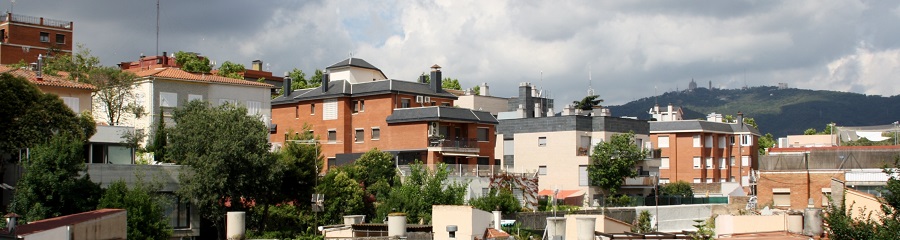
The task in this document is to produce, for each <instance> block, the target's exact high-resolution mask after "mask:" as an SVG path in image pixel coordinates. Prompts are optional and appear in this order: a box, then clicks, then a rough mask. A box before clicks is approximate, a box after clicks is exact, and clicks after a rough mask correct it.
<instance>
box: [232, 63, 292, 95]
mask: <svg viewBox="0 0 900 240" xmlns="http://www.w3.org/2000/svg"><path fill="white" fill-rule="evenodd" d="M263 66H264V65H263V61H261V60H253V62H252V63H251V64H250V69H246V70H244V72H242V73H240V74H241V76H243V77H244V80H247V81H259V80H263V82H264V83H268V84H271V85H272V86H274V87H273V88H272V93H273V94H275V90H276V89H278V88H281V87H282V82H283V81H284V77H279V76H275V75H272V72H269V71H268V70H266V69H265V68H264V67H263Z"/></svg>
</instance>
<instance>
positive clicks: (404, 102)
mask: <svg viewBox="0 0 900 240" xmlns="http://www.w3.org/2000/svg"><path fill="white" fill-rule="evenodd" d="M408 107H409V98H404V99H400V108H408Z"/></svg>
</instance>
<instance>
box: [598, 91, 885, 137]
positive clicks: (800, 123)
mask: <svg viewBox="0 0 900 240" xmlns="http://www.w3.org/2000/svg"><path fill="white" fill-rule="evenodd" d="M657 101H658V102H659V105H660V107H661V108H664V107H666V106H667V105H668V104H669V103H672V104H673V105H675V106H681V107H682V110H683V111H684V119H705V118H706V115H707V114H709V113H711V112H716V113H721V114H722V115H737V113H738V112H743V113H744V117H751V118H754V119H755V120H756V123H757V124H759V128H760V129H759V130H760V132H761V133H772V135H774V136H775V137H776V138H777V137H783V136H785V135H789V134H803V131H804V130H806V129H808V128H815V129H817V130H819V131H821V130H822V129H823V128H825V126H826V125H827V124H828V123H830V122H835V123H837V125H838V126H865V125H883V124H890V123H893V122H894V121H897V120H900V95H896V96H892V97H882V96H876V95H865V94H858V93H848V92H836V91H823V90H807V89H795V88H788V89H778V88H776V87H754V88H749V89H712V90H710V89H706V88H696V89H694V90H692V91H679V92H667V93H664V94H662V95H659V96H655V97H647V98H642V99H638V100H635V101H632V102H629V103H626V104H624V105H620V106H608V107H609V108H610V110H611V111H612V113H613V115H615V116H632V117H638V118H639V119H649V118H650V115H649V114H648V113H647V112H648V111H649V110H650V108H651V107H653V105H654V103H655V102H657Z"/></svg>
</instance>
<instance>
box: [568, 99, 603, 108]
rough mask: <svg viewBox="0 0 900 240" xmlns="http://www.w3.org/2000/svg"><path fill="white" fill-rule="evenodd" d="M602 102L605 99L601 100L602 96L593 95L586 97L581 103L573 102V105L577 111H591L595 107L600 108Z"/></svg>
mask: <svg viewBox="0 0 900 240" xmlns="http://www.w3.org/2000/svg"><path fill="white" fill-rule="evenodd" d="M602 102H603V99H600V95H591V96H585V97H584V98H582V99H581V101H573V102H572V104H574V107H575V109H581V110H584V111H590V110H591V109H594V107H599V106H600V103H602Z"/></svg>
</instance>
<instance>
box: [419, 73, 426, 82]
mask: <svg viewBox="0 0 900 240" xmlns="http://www.w3.org/2000/svg"><path fill="white" fill-rule="evenodd" d="M419 83H425V75H424V74H423V75H422V76H419Z"/></svg>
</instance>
